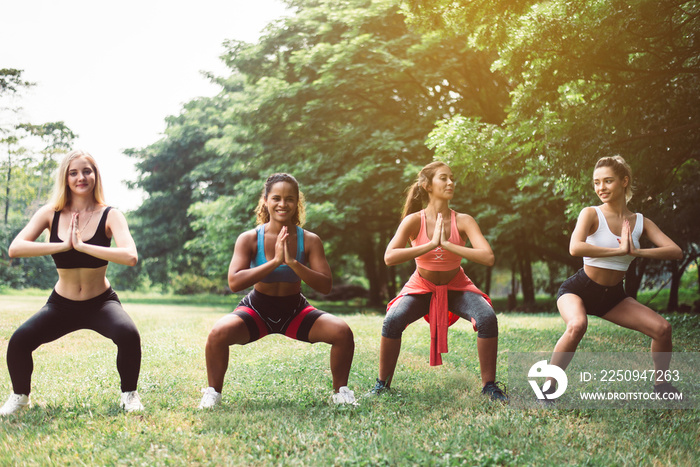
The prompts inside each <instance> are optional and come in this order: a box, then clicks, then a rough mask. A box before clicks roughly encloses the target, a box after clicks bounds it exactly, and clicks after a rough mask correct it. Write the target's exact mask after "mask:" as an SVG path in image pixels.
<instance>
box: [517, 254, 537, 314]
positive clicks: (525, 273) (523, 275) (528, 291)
mask: <svg viewBox="0 0 700 467" xmlns="http://www.w3.org/2000/svg"><path fill="white" fill-rule="evenodd" d="M520 280H521V282H522V287H523V302H524V305H525V309H526V310H528V311H529V310H534V308H535V284H534V282H533V280H532V263H531V262H530V260H527V259H521V260H520Z"/></svg>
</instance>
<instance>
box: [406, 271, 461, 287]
mask: <svg viewBox="0 0 700 467" xmlns="http://www.w3.org/2000/svg"><path fill="white" fill-rule="evenodd" d="M416 269H417V270H418V274H420V276H421V277H422V278H423V279H425V280H427V281H428V282H432V283H433V284H435V285H446V284H448V283H449V282H450V281H451V280H452V279H453V278H454V277H455V276H456V275H457V273H458V272H459V268H457V269H452V270H450V271H428V270H427V269H423V268H416Z"/></svg>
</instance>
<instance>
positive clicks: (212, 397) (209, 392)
mask: <svg viewBox="0 0 700 467" xmlns="http://www.w3.org/2000/svg"><path fill="white" fill-rule="evenodd" d="M220 403H221V393H220V392H216V389H214V388H212V387H208V388H206V389H202V401H201V402H200V403H199V408H200V409H211V408H213V407H214V406H216V405H219V404H220Z"/></svg>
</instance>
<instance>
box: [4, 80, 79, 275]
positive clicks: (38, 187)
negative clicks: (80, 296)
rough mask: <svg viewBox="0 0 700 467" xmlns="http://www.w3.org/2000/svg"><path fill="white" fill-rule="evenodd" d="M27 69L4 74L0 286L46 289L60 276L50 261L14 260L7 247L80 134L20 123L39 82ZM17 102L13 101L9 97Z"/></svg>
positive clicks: (59, 124) (48, 125)
mask: <svg viewBox="0 0 700 467" xmlns="http://www.w3.org/2000/svg"><path fill="white" fill-rule="evenodd" d="M22 73H23V71H22V70H16V69H2V70H0V147H1V148H2V149H3V150H4V151H3V158H2V160H0V173H2V174H3V175H4V177H3V179H2V181H1V182H0V190H1V192H2V198H3V203H2V204H3V208H4V209H3V223H2V226H1V227H0V245H1V246H0V285H4V286H9V287H17V288H24V287H40V288H47V287H51V286H53V284H54V283H55V282H56V279H57V277H58V276H57V274H56V271H55V269H54V268H53V265H52V260H51V258H49V257H38V258H19V259H10V258H9V256H8V254H7V249H8V248H9V246H10V242H12V239H13V238H14V237H15V236H16V235H17V234H18V233H19V231H20V230H21V229H22V228H23V227H24V225H25V224H26V223H27V221H28V220H29V218H30V217H31V216H32V214H33V213H34V211H36V209H38V208H39V206H41V205H42V204H44V203H45V202H46V200H47V198H48V194H49V189H50V187H51V183H52V175H53V171H54V169H55V168H56V166H57V162H56V158H57V157H58V156H59V155H61V154H63V153H65V152H66V151H68V150H69V149H70V145H71V143H72V142H73V140H74V139H75V138H76V135H75V133H73V131H71V130H70V128H68V127H67V126H66V125H65V124H64V123H63V122H60V121H59V122H48V123H43V124H33V123H28V122H23V121H18V120H17V110H18V109H19V107H18V106H17V104H16V103H15V101H16V100H17V99H20V98H21V94H22V92H23V91H25V90H26V89H28V88H30V87H32V86H33V85H34V84H33V83H30V82H28V81H25V80H24V79H23V78H22ZM10 98H12V99H10Z"/></svg>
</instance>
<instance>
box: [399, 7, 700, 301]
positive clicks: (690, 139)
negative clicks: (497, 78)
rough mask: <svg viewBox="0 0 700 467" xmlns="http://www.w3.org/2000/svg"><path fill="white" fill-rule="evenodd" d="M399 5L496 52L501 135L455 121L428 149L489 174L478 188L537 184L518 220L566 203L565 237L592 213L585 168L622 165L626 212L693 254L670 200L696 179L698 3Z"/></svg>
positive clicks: (683, 221) (417, 19) (690, 223)
mask: <svg viewBox="0 0 700 467" xmlns="http://www.w3.org/2000/svg"><path fill="white" fill-rule="evenodd" d="M406 3H407V4H408V6H409V9H410V11H411V16H410V17H411V20H412V22H413V24H415V25H416V26H417V27H419V28H423V30H429V31H431V32H434V33H436V34H440V35H445V36H450V35H455V34H457V33H459V34H466V35H467V36H468V37H469V40H470V42H472V43H474V44H476V46H477V47H480V48H483V49H486V50H492V51H494V52H495V53H496V55H497V57H496V58H495V59H494V60H493V62H492V64H491V65H492V67H493V68H494V69H497V70H499V71H500V72H501V73H503V75H504V76H505V77H506V78H507V79H508V81H509V84H510V85H511V87H512V89H513V92H512V93H511V106H510V108H509V112H508V116H507V118H506V119H505V120H504V122H503V123H502V124H500V125H493V124H490V123H488V122H481V121H478V120H476V119H473V118H466V119H459V118H457V119H452V120H451V121H446V122H444V123H443V124H442V125H441V126H439V127H438V129H437V130H436V131H435V133H433V135H432V137H431V145H432V147H434V148H435V149H436V151H437V152H438V154H440V155H451V156H452V157H454V158H456V159H459V160H462V161H463V163H464V165H465V166H468V167H477V168H479V170H481V169H484V168H488V170H489V171H490V173H492V174H493V178H488V179H487V180H485V183H488V182H489V181H490V182H493V183H496V182H497V180H498V179H499V178H500V177H506V178H508V177H510V176H512V175H513V174H515V175H516V181H515V185H516V186H517V187H518V189H519V190H523V188H525V187H531V186H532V185H531V182H532V181H534V180H546V181H547V182H548V183H547V184H546V186H545V184H542V185H539V186H538V187H537V186H536V189H535V190H534V196H532V197H529V199H530V201H531V203H528V205H529V207H530V208H529V209H528V210H527V212H528V216H533V215H534V216H535V217H538V218H539V219H540V220H541V221H544V220H545V219H548V218H549V217H548V216H549V214H550V213H551V212H554V209H550V210H549V211H546V210H545V211H544V212H545V213H546V214H547V215H544V216H538V213H540V212H543V211H541V210H539V211H538V210H537V209H536V208H537V206H538V205H541V206H551V207H555V205H556V204H557V203H561V202H562V201H564V202H565V203H567V204H568V205H569V208H568V209H566V210H564V213H565V214H566V216H567V219H568V221H566V222H564V221H565V219H561V221H562V222H561V223H560V224H561V225H564V226H565V228H564V229H563V230H564V231H570V228H571V227H570V226H571V225H572V224H573V219H574V218H575V216H576V215H577V213H578V212H579V210H580V208H582V207H583V206H584V205H587V204H591V203H593V202H595V200H594V197H593V193H592V190H591V189H590V174H591V171H592V167H593V164H594V162H595V160H596V159H597V158H599V157H601V156H603V155H611V154H620V155H622V156H623V157H625V159H627V160H628V161H629V162H630V163H631V165H632V166H633V167H634V168H636V169H637V170H636V171H635V175H636V179H637V189H638V195H637V196H636V197H635V199H634V200H633V203H632V204H631V207H632V208H633V209H635V210H640V211H642V212H644V213H646V214H647V215H648V216H650V217H651V216H654V218H658V220H659V221H658V222H657V223H658V224H659V226H660V227H661V228H662V230H664V231H665V232H666V233H667V234H669V235H670V236H671V237H672V238H674V239H678V238H681V237H683V236H687V234H688V232H692V235H693V236H692V238H693V240H692V242H694V243H697V238H698V231H697V227H696V224H697V222H696V221H695V220H694V218H695V217H696V216H695V215H688V211H686V210H685V208H684V207H683V206H682V205H681V204H678V203H687V202H688V200H685V199H680V198H679V197H678V193H677V191H675V190H676V188H678V187H680V186H686V187H687V186H688V185H691V186H697V178H693V176H695V177H696V175H695V172H694V170H684V169H683V168H684V167H687V165H688V164H690V165H691V166H692V165H694V164H696V163H697V162H698V160H700V150H699V149H698V148H700V144H699V143H700V132H698V131H697V129H698V127H699V125H700V115H699V112H700V105H699V104H700V102H699V100H700V92H699V91H700V89H699V86H698V75H699V72H700V67H699V66H698V65H699V64H700V46H699V45H698V41H697V37H696V36H697V31H698V30H699V26H700V24H699V22H700V6H699V5H698V4H697V2H688V1H679V0H663V1H649V0H641V1H637V2H634V3H633V4H630V3H629V2H623V1H593V2H565V1H563V0H561V1H549V2H541V1H534V0H527V1H523V0H521V1H511V0H509V1H505V0H496V1H493V2H467V1H457V2H454V1H449V2H448V1H446V0H429V1H421V2H417V1H413V0H410V1H408V2H406ZM487 10H488V11H487ZM494 13H495V14H494ZM674 193H675V195H674ZM662 211H666V212H669V211H670V212H671V213H672V214H670V217H671V218H672V219H673V221H672V222H671V221H670V219H668V218H667V217H666V216H659V215H658V214H659V213H661V212H662ZM536 223H539V222H536ZM504 227H505V226H504ZM505 230H506V229H505V228H504V229H503V231H505ZM527 251H529V250H527ZM693 251H697V250H696V249H693V248H688V249H686V254H687V255H693V254H694V253H692V252H693ZM637 263H638V264H637V265H636V267H633V268H631V269H630V271H629V273H628V280H627V290H628V293H631V294H634V293H636V287H638V285H639V284H640V283H641V275H640V274H641V273H643V271H644V270H645V266H644V263H645V262H643V261H638V262H637Z"/></svg>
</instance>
